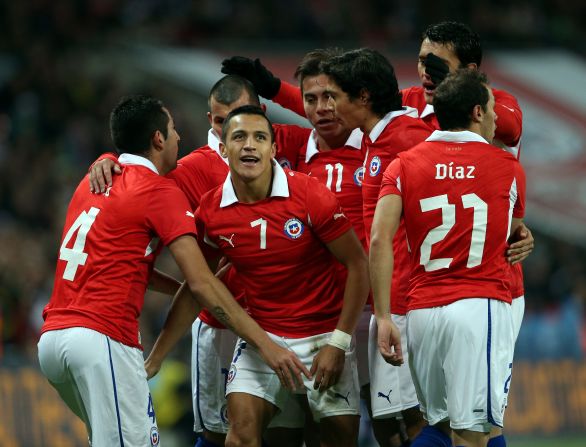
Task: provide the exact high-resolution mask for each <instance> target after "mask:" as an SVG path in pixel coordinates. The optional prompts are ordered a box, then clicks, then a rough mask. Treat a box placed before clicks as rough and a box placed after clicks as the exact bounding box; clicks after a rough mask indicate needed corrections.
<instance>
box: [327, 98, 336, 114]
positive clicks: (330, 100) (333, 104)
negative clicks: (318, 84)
mask: <svg viewBox="0 0 586 447" xmlns="http://www.w3.org/2000/svg"><path fill="white" fill-rule="evenodd" d="M326 110H327V111H329V112H335V111H336V101H334V98H333V97H331V96H328V99H327V100H326Z"/></svg>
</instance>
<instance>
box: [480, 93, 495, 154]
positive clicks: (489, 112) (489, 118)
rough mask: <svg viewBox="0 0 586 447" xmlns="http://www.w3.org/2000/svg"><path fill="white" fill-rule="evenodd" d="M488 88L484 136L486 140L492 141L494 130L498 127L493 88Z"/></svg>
mask: <svg viewBox="0 0 586 447" xmlns="http://www.w3.org/2000/svg"><path fill="white" fill-rule="evenodd" d="M486 88H487V89H488V103H487V104H486V112H485V113H484V119H483V121H482V130H481V131H482V136H483V137H484V138H485V139H486V141H488V142H491V141H492V140H493V138H494V132H495V129H496V119H497V114H496V113H495V111H494V96H493V94H492V90H491V89H490V88H489V87H488V86H487V87H486Z"/></svg>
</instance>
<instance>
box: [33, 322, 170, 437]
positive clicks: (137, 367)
mask: <svg viewBox="0 0 586 447" xmlns="http://www.w3.org/2000/svg"><path fill="white" fill-rule="evenodd" d="M38 348H39V363H40V365H41V370H42V371H43V374H44V375H45V377H47V379H48V380H49V382H50V383H51V385H53V387H54V388H55V389H56V390H57V391H58V392H59V395H60V396H61V398H62V399H63V400H64V401H65V403H66V404H67V405H68V406H69V408H71V410H72V411H73V412H74V413H75V414H76V415H77V416H79V417H80V418H81V420H83V422H84V423H85V425H86V427H87V430H88V435H89V438H90V440H91V445H92V447H105V446H122V445H124V446H125V447H135V446H136V447H144V446H158V445H159V429H158V427H157V420H156V418H155V411H154V408H153V402H152V399H151V394H150V391H149V387H148V384H147V380H146V371H145V369H144V358H143V354H142V351H141V350H140V349H137V348H131V347H129V346H126V345H124V344H122V343H119V342H117V341H115V340H113V339H111V338H110V337H108V336H106V335H104V334H101V333H100V332H96V331H94V330H91V329H87V328H82V327H74V328H69V329H61V330H56V331H48V332H45V333H44V334H43V335H42V336H41V339H40V340H39V344H38Z"/></svg>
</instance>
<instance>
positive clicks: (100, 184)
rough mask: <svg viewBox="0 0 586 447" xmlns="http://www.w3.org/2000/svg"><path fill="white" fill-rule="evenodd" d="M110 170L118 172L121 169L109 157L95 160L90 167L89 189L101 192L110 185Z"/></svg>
mask: <svg viewBox="0 0 586 447" xmlns="http://www.w3.org/2000/svg"><path fill="white" fill-rule="evenodd" d="M112 171H113V172H114V173H115V174H120V173H121V172H122V169H121V168H120V165H119V164H117V163H115V162H114V161H112V160H110V159H109V158H104V159H103V160H99V161H96V162H95V163H94V164H93V165H92V167H91V168H90V175H89V179H90V191H91V192H95V193H102V192H104V191H106V189H107V187H108V186H112Z"/></svg>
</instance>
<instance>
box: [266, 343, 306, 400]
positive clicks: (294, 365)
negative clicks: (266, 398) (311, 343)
mask: <svg viewBox="0 0 586 447" xmlns="http://www.w3.org/2000/svg"><path fill="white" fill-rule="evenodd" d="M259 353H260V355H261V357H262V358H263V360H264V361H265V362H266V363H267V365H269V366H270V367H271V369H272V370H273V371H275V372H276V373H277V377H279V380H280V381H281V385H283V386H284V387H285V388H287V389H289V390H292V391H295V390H296V389H298V388H299V389H302V388H303V378H302V376H301V375H302V374H303V375H305V377H307V378H308V379H311V373H310V372H309V370H308V369H307V368H306V367H305V365H304V364H303V362H301V360H299V357H297V355H295V353H294V352H293V351H290V350H289V349H286V348H283V347H282V346H279V345H278V344H276V343H275V342H271V343H269V344H267V345H266V346H264V347H263V348H262V349H260V348H259Z"/></svg>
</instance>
